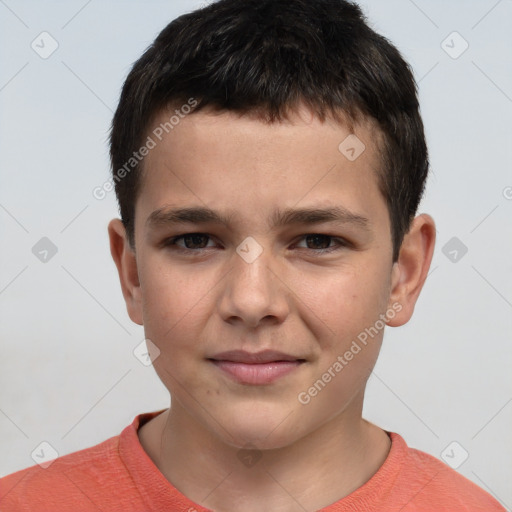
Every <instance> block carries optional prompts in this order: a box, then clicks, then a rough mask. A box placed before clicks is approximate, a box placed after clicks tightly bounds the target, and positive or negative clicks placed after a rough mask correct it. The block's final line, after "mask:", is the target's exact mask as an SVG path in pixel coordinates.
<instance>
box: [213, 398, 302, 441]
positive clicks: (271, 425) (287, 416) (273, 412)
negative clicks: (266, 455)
mask: <svg viewBox="0 0 512 512" xmlns="http://www.w3.org/2000/svg"><path fill="white" fill-rule="evenodd" d="M222 417H223V418H225V421H223V426H224V425H226V430H224V429H223V428H221V427H219V425H212V426H213V427H214V428H215V431H216V433H217V435H218V436H220V437H221V438H222V440H223V441H224V442H225V443H226V444H228V445H230V446H233V447H236V448H239V449H247V445H251V446H252V447H254V448H257V449H260V450H273V449H278V448H283V447H285V446H288V445H290V444H292V443H293V442H294V441H296V440H297V439H299V438H300V437H302V436H303V435H305V434H306V433H307V432H298V428H299V426H298V425H293V424H290V421H297V413H296V412H292V411H290V410H287V409H286V407H283V406H282V405H281V404H275V405H274V406H272V407H269V406H268V405H267V406H260V407H258V406H257V405H255V404H253V405H252V406H251V409H250V411H247V410H243V411H241V410H237V411H233V412H231V413H227V412H226V413H225V414H223V415H222ZM300 429H301V430H303V429H304V422H302V421H301V425H300ZM226 431H227V432H226Z"/></svg>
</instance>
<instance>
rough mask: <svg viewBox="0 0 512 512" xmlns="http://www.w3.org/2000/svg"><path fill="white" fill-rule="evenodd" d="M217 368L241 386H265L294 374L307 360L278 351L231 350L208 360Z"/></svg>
mask: <svg viewBox="0 0 512 512" xmlns="http://www.w3.org/2000/svg"><path fill="white" fill-rule="evenodd" d="M208 360H209V361H211V362H212V363H213V364H214V365H215V366H216V367H217V368H219V369H220V370H221V371H222V372H223V373H224V374H227V375H228V376H229V377H230V378H232V379H234V380H235V381H237V382H239V383H241V384H249V385H265V384H270V383H272V382H274V381H275V380H277V379H279V378H281V377H284V376H285V375H287V374H289V373H291V372H293V371H294V370H295V369H297V368H298V367H299V366H300V365H301V364H302V363H304V362H305V361H306V360H305V359H304V358H301V357H297V356H293V355H290V354H285V353H283V352H278V351H276V350H262V351H260V352H247V351H245V350H230V351H227V352H221V353H218V354H215V355H214V356H212V357H209V358H208Z"/></svg>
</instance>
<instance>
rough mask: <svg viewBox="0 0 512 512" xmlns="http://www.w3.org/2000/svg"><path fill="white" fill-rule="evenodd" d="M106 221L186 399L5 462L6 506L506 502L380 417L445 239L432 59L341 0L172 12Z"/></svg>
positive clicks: (235, 1)
mask: <svg viewBox="0 0 512 512" xmlns="http://www.w3.org/2000/svg"><path fill="white" fill-rule="evenodd" d="M111 160H112V169H113V177H112V178H113V182H114V184H115V187H116V194H117V198H118V201H119V205H120V211H121V220H119V219H114V220H112V221H111V222H110V224H109V227H108V232H109V236H110V246H111V252H112V256H113V259H114V261H115V263H116V265H117V268H118V271H119V277H120V282H121V287H122V291H123V295H124V298H125V301H126V306H127V309H128V313H129V316H130V318H131V319H132V320H133V321H134V322H136V323H137V324H140V325H144V329H145V334H146V337H147V340H148V341H147V344H148V349H149V353H150V356H151V359H152V362H153V365H154V367H155V370H156V372H157V374H158V375H159V377H160V378H161V380H162V382H163V383H164V385H165V386H166V387H167V389H168V390H169V392H170V395H171V396H172V403H171V407H170V408H169V409H165V410H162V411H156V412H152V413H146V414H141V415H139V416H137V417H136V418H135V420H134V422H133V423H132V424H131V425H130V426H128V427H127V428H126V429H125V430H124V431H123V432H122V433H121V435H120V436H116V437H113V438H111V439H109V440H107V441H105V442H103V443H101V444H99V445H97V446H94V447H91V448H88V449H85V450H82V451H79V452H76V453H73V454H69V455H66V456H63V457H60V458H58V459H57V460H56V461H54V462H53V463H52V464H51V465H49V466H48V467H47V468H46V469H42V468H41V467H39V466H35V467H32V468H28V469H26V470H22V471H19V472H17V473H14V474H12V475H9V476H7V477H5V478H4V479H2V480H0V505H1V510H2V511H18V510H37V511H43V510H52V511H64V510H70V511H71V510H72V511H93V510H109V511H134V512H135V511H163V510H172V511H205V510H214V511H219V512H220V511H226V512H228V511H244V512H252V511H262V510H272V511H286V512H291V511H300V510H302V511H304V510H307V511H313V510H325V511H326V512H327V511H329V512H331V511H349V510H350V511H371V510H375V511H398V510H402V511H427V510H428V511H455V510H466V511H494V510H496V511H498V510H504V509H503V508H502V507H501V506H500V505H499V504H498V503H497V502H496V501H495V500H494V499H493V498H492V497H491V496H490V495H488V494H487V493H486V492H485V491H483V490H481V489H480V488H478V487H477V486H476V485H475V484H473V483H471V482H470V481H469V480H467V479H465V478H464V477H462V476H461V475H459V474H458V473H456V472H455V471H453V470H452V469H450V468H449V467H448V466H446V465H445V464H443V463H441V462H440V461H438V460H437V459H435V458H433V457H431V456H429V455H427V454H425V453H423V452H420V451H418V450H414V449H410V448H408V447H407V445H406V444H405V441H404V440H403V439H402V438H401V437H400V436H399V435H398V434H396V433H392V432H386V431H384V430H382V429H380V428H378V427H377V426H376V425H373V424H371V423H369V422H367V421H366V420H364V419H363V418H362V405H363V398H364V391H365V386H366V382H367V379H368V377H369V375H370V373H371V371H372V369H373V367H374V365H375V362H376V359H377V356H378V353H379V349H380V346H381V343H382V337H383V332H384V327H385V326H386V325H388V326H391V327H394V326H399V325H403V324H405V323H406V322H407V321H408V320H409V319H410V318H411V316H412V313H413V309H414V305H415V303H416V300H417V298H418V296H419V293H420V291H421V289H422V286H423V284H424V282H425V279H426V276H427V273H428V270H429V266H430V262H431V258H432V254H433V250H434V244H435V225H434V221H433V220H432V218H431V217H430V216H428V215H425V214H422V215H419V216H416V217H415V214H416V210H417V207H418V204H419V202H420V199H421V196H422V194H423V190H424V185H425V180H426V177H427V173H428V156H427V148H426V144H425V139H424V133H423V125H422V121H421V118H420V115H419V111H418V102H417V97H416V89H415V84H414V80H413V78H412V74H411V72H410V70H409V68H408V66H407V64H406V63H405V62H404V61H403V59H402V58H401V56H400V54H399V53H398V51H397V50H396V49H395V48H394V47H393V46H392V45H391V44H390V43H389V42H388V41H387V40H386V39H384V38H383V37H381V36H379V35H377V34H376V33H375V32H373V31H372V30H371V29H370V28H369V27H368V26H367V25H366V24H365V21H364V18H363V16H362V14H361V11H360V9H359V8H358V7H357V6H356V5H354V4H351V3H348V2H345V1H343V0H273V1H270V0H221V1H219V2H217V3H214V4H212V5H210V6H208V7H205V8H203V9H201V10H198V11H196V12H193V13H191V14H188V15H185V16H181V17H180V18H178V19H177V20H175V21H174V22H172V23H171V24H170V25H168V26H167V27H166V28H165V29H164V30H163V31H162V32H161V34H160V35H159V36H158V37H157V39H156V40H155V42H154V44H153V45H152V46H151V47H150V48H149V49H148V50H147V51H146V52H145V53H144V55H143V56H142V57H141V58H140V59H139V61H137V62H136V63H135V65H134V67H133V69H132V71H131V72H130V74H129V76H128V78H127V80H126V82H125V85H124V88H123V91H122V94H121V99H120V102H119V106H118V109H117V111H116V113H115V116H114V120H113V124H112V132H111Z"/></svg>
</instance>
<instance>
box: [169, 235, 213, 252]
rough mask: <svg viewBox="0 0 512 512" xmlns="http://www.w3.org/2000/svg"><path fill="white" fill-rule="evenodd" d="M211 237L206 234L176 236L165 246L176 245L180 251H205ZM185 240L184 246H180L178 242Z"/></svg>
mask: <svg viewBox="0 0 512 512" xmlns="http://www.w3.org/2000/svg"><path fill="white" fill-rule="evenodd" d="M209 238H210V236H209V235H207V234H205V233H186V234H184V235H180V236H175V237H173V238H170V239H169V240H166V241H165V242H164V245H165V246H169V245H174V246H176V248H177V250H179V251H187V250H188V251H189V252H190V251H196V252H197V251H198V250H201V249H205V248H206V247H205V240H207V239H209ZM181 240H183V244H184V246H183V245H181V244H178V243H177V242H178V241H181ZM198 246H199V247H198Z"/></svg>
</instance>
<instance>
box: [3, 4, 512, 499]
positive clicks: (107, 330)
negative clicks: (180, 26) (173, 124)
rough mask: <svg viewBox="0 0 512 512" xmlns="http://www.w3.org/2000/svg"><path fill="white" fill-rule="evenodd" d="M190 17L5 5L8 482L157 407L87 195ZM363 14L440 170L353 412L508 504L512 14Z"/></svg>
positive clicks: (163, 397)
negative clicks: (382, 43) (401, 59)
mask: <svg viewBox="0 0 512 512" xmlns="http://www.w3.org/2000/svg"><path fill="white" fill-rule="evenodd" d="M199 5H200V3H199V2H197V1H196V2H194V1H184V0H182V1H173V2H170V1H167V2H157V1H150V2H142V1H123V2H120V1H108V2H107V1H99V0H91V1H88V2H86V1H67V2H63V1H62V2H52V1H45V2H35V1H33V2H29V1H22V0H18V1H15V0H0V39H1V44H0V52H1V54H0V62H1V67H0V111H1V123H0V145H1V147H0V173H1V183H2V186H1V188H0V229H1V240H2V242H1V247H2V251H0V315H1V321H0V340H1V358H0V432H1V454H0V475H5V474H8V473H11V472H13V471H15V470H18V469H21V468H24V467H27V466H30V465H33V464H34V461H33V460H32V458H31V453H32V452H33V450H34V449H35V448H36V447H38V446H39V444H40V443H41V442H42V441H47V442H48V443H50V444H51V445H52V446H53V447H54V448H55V449H56V450H57V452H58V453H59V454H60V455H63V454H66V453H69V452H72V451H75V450H79V449H82V448H85V447H88V446H91V445H94V444H97V443H99V442H101V441H103V440H105V439H106V438H108V437H111V436H114V435H117V434H119V433H120V431H121V430H122V429H123V428H124V427H125V426H126V425H128V424H129V423H130V422H131V421H132V420H133V417H134V416H135V415H136V414H138V413H141V412H148V411H153V410H157V409H162V408H165V407H167V406H168V402H167V396H168V395H167V391H166V390H165V388H164V387H163V385H162V384H161V383H160V381H159V380H158V378H157V377H156V374H155V373H154V371H153V369H152V368H151V367H150V366H149V367H146V366H144V365H143V364H141V363H140V362H139V360H138V359H137V358H136V357H134V355H133V353H132V351H133V349H134V348H135V347H136V346H137V345H139V343H140V342H141V341H142V340H143V338H144V335H143V330H142V328H141V327H139V326H137V325H135V324H133V323H132V322H131V321H130V319H129V318H128V315H127V313H126V311H125V306H124V301H123V299H122V295H121V290H120V286H119V282H118V277H117V271H116V269H115V266H114V263H113V262H112V260H111V257H110V253H109V247H108V237H107V230H106V226H107V222H108V221H109V220H110V219H111V218H113V217H115V216H117V206H116V203H115V197H114V194H113V193H110V194H108V195H107V197H106V198H105V199H103V200H101V201H99V200H97V199H95V198H94V197H93V195H92V190H93V188H94V187H96V186H101V185H102V184H103V183H104V182H105V181H106V180H107V179H108V177H109V167H108V147H107V133H108V129H109V125H110V121H111V118H112V111H113V110H114V109H115V107H116V104H117V100H118V95H119V91H120V87H121V85H122V82H123V80H124V78H125V76H126V74H127V72H128V70H129V68H130V66H131V64H132V63H133V62H134V61H135V60H136V59H137V58H138V57H139V55H140V54H141V53H142V51H143V50H144V49H145V48H146V47H147V46H148V45H149V44H150V43H151V41H152V40H153V39H154V37H155V36H156V35H157V33H158V32H159V31H160V30H161V29H162V28H163V27H164V26H165V25H166V24H167V23H168V22H169V21H170V20H171V19H173V18H174V17H176V16H178V15H179V14H181V13H183V12H186V11H189V10H192V9H194V8H196V7H198V6H199ZM361 5H362V7H363V9H364V10H365V12H366V13H367V14H368V16H369V20H370V23H371V25H372V26H373V27H374V28H375V29H376V30H377V31H379V32H380V33H382V34H384V35H385V36H387V37H388V38H390V39H391V41H393V42H394V43H395V44H396V45H397V46H398V48H399V49H400V50H401V51H402V53H403V54H404V56H405V57H406V58H407V59H408V60H409V62H410V63H411V65H412V67H413V70H414V73H415V76H416V78H417V81H418V83H419V90H420V101H421V104H422V113H423V118H424V122H425V125H426V132H427V139H428V143H429V148H430V154H431V162H432V174H431V177H430V179H429V182H428V188H427V195H426V197H425V199H424V201H423V203H422V205H421V207H420V212H428V213H430V214H431V215H432V216H433V217H434V219H435V220H436V222H437V229H438V240H437V246H436V250H435V255H434V259H433V263H432V267H431V272H430V275H429V277H428V279H427V282H426V284H425V287H424V290H423V292H422V294H421V296H420V299H419V301H418V304H417V307H416V312H415V315H414V317H413V319H412V320H411V321H410V322H409V323H408V324H407V325H405V326H403V327H399V328H395V329H387V331H386V335H385V340H384V346H383V349H382V352H381V357H380V360H379V362H378V363H377V366H376V368H375V371H374V373H373V375H372V377H371V378H370V381H369V385H368V389H367V401H366V405H365V416H366V418H367V419H369V420H370V421H373V422H375V423H377V424H378V425H380V426H381V427H382V428H385V429H387V430H391V431H395V432H398V433H400V434H401V435H402V436H404V438H405V439H406V441H407V443H408V444H409V446H412V447H415V448H419V449H421V450H424V451H426V452H428V453H431V454H433V455H434V456H436V457H439V458H441V456H442V454H445V455H444V458H445V460H446V461H448V462H450V463H451V464H452V465H456V466H457V468H458V469H457V470H458V471H459V472H460V473H462V474H464V475H465V476H467V477H468V478H470V479H471V480H473V481H474V482H476V483H477V484H478V485H480V486H481V487H483V488H484V489H486V490H487V491H488V492H490V493H491V494H493V495H494V496H495V497H496V498H497V499H499V500H500V501H501V503H502V504H503V505H504V506H505V507H507V508H508V509H510V508H511V507H512V487H511V486H510V482H511V481H512V465H511V452H512V438H511V434H510V432H511V431H512V429H511V426H512V403H511V402H512V382H511V378H510V373H511V372H510V368H511V362H512V344H511V343H510V341H511V335H510V333H511V332H512V314H511V313H512V277H511V276H512V272H511V270H512V268H511V267H512V258H511V256H512V236H511V234H512V230H511V228H512V226H511V224H512V223H511V218H512V172H511V169H512V166H511V164H512V145H511V141H512V123H511V118H512V58H511V51H512V35H511V34H512V32H511V31H510V26H511V25H512V2H511V1H510V0H501V1H498V2H496V1H495V0H491V1H487V0H485V1H484V0H481V1H464V2H463V1H440V0H436V1H432V0H431V1H426V0H417V1H416V2H413V1H412V0H394V1H386V2H382V1H377V0H371V1H366V2H361ZM43 31H46V32H48V33H49V34H51V37H52V38H54V39H55V40H56V41H57V42H58V45H59V46H58V48H57V50H56V51H55V52H54V53H53V54H52V55H51V56H49V57H48V58H46V59H43V58H41V57H40V55H39V54H38V53H36V51H34V50H33V49H32V47H31V43H32V41H34V40H35V43H34V44H39V46H40V47H41V46H42V45H43V44H44V49H45V51H48V50H49V49H51V40H50V39H48V36H39V34H40V33H41V32H43ZM454 31H456V32H457V33H458V34H459V35H457V34H455V35H453V34H452V32H454ZM450 34H451V35H450ZM41 37H46V38H47V39H45V40H44V43H41ZM443 41H445V42H444V43H443ZM464 41H467V44H468V45H469V47H468V48H467V50H466V51H464V52H463V53H461V54H460V52H461V51H462V50H463V49H464V47H465V44H466V43H465V42H464ZM42 50H43V49H42V48H41V49H39V51H42ZM450 54H451V55H450ZM459 54H460V55H459ZM455 57H456V58H455ZM42 237H48V238H49V239H50V240H51V241H52V243H53V244H55V246H56V247H57V248H58V252H57V253H56V254H55V255H54V256H52V257H51V253H49V254H48V256H47V260H48V261H46V262H42V261H40V260H39V259H38V258H37V257H36V256H35V255H34V254H33V252H32V248H33V247H34V246H35V245H36V243H38V241H39V240H40V239H41V238H42ZM453 237H456V240H452V241H451V242H450V240H451V239H452V238H453ZM446 244H448V245H447V246H446ZM445 246H446V247H445ZM443 247H445V249H444V251H443ZM464 247H466V248H467V253H465V254H463V252H464V250H465V249H464ZM454 250H455V251H456V253H454V252H453V251H454ZM36 252H37V251H36ZM455 257H456V258H455ZM454 258H455V261H452V260H453V259H454ZM453 441H455V442H456V443H457V444H455V445H454V444H452V445H450V444H451V443H452V442H453ZM447 447H448V448H447ZM464 450H465V451H467V453H468V454H469V457H468V458H467V459H466V460H465V461H464V462H462V460H463V458H464V456H465V452H464ZM458 464H460V465H458Z"/></svg>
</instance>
